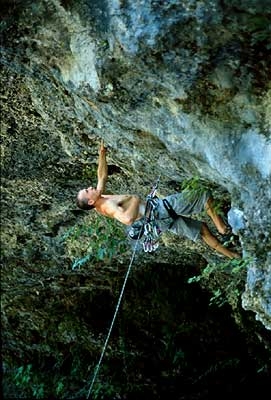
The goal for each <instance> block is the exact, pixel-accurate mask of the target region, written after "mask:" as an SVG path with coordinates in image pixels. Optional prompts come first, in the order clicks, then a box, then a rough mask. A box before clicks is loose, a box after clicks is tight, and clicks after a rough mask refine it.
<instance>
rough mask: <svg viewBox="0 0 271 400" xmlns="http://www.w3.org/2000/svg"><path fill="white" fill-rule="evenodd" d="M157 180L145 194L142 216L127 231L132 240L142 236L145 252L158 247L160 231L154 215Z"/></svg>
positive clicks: (156, 200) (156, 202)
mask: <svg viewBox="0 0 271 400" xmlns="http://www.w3.org/2000/svg"><path fill="white" fill-rule="evenodd" d="M159 180H160V177H159V178H158V179H157V181H156V184H155V185H154V186H153V188H152V190H151V192H150V193H149V194H148V196H147V199H146V207H145V213H144V217H143V218H141V220H139V221H135V222H134V223H133V224H132V226H131V228H130V230H129V233H128V236H129V238H130V239H133V240H139V239H141V238H142V236H144V239H143V241H142V246H143V250H144V251H145V252H146V253H151V252H153V251H155V250H156V249H157V248H158V246H159V236H160V235H161V233H162V231H161V229H160V228H159V226H158V225H157V223H156V221H155V217H154V210H155V209H156V207H157V204H158V197H157V196H156V192H157V188H158V183H159Z"/></svg>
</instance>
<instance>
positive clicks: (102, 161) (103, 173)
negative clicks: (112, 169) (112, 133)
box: [97, 140, 108, 193]
mask: <svg viewBox="0 0 271 400" xmlns="http://www.w3.org/2000/svg"><path fill="white" fill-rule="evenodd" d="M97 176H98V183H97V189H98V190H100V191H101V193H103V192H104V191H105V185H106V181H107V176H108V166H107V162H106V148H105V147H104V142H103V140H102V141H101V145H100V150H99V161H98V169H97Z"/></svg>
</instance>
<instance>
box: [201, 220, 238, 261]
mask: <svg viewBox="0 0 271 400" xmlns="http://www.w3.org/2000/svg"><path fill="white" fill-rule="evenodd" d="M201 237H202V239H203V240H204V242H205V243H207V244H208V246H210V247H211V248H212V249H214V250H216V251H217V252H218V253H220V254H223V255H224V256H226V257H229V258H241V256H240V255H239V254H238V253H235V252H233V251H231V250H229V249H227V248H226V247H224V246H222V244H221V243H220V242H219V241H218V240H217V238H216V237H215V236H213V235H212V234H211V232H210V231H209V229H208V227H207V225H205V224H204V223H203V224H202V227H201Z"/></svg>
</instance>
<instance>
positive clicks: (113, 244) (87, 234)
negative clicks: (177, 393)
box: [61, 215, 127, 269]
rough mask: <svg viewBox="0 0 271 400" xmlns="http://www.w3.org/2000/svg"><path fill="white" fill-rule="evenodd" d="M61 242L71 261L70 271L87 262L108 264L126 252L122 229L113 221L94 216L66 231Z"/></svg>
mask: <svg viewBox="0 0 271 400" xmlns="http://www.w3.org/2000/svg"><path fill="white" fill-rule="evenodd" d="M61 240H62V241H64V242H65V244H66V248H67V251H68V254H69V256H70V258H71V259H72V269H76V268H80V267H82V266H83V265H85V264H87V263H88V262H93V263H97V262H100V261H103V262H107V263H109V262H110V261H111V260H112V259H113V258H114V257H116V256H117V255H120V254H123V253H124V252H125V251H126V250H127V241H126V237H125V232H124V230H123V227H122V226H121V225H120V224H118V222H117V221H115V220H111V219H108V218H106V217H102V216H96V215H95V216H93V218H92V219H91V220H89V221H87V222H86V221H85V220H84V221H83V222H79V223H78V224H77V225H75V226H74V227H72V228H70V229H69V230H67V231H66V232H65V234H64V235H62V238H61Z"/></svg>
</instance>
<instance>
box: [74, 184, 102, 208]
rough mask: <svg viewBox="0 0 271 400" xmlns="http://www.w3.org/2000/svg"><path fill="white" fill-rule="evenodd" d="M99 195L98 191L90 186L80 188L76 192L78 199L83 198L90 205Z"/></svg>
mask: <svg viewBox="0 0 271 400" xmlns="http://www.w3.org/2000/svg"><path fill="white" fill-rule="evenodd" d="M99 197H100V191H99V190H97V189H95V188H93V187H92V186H90V187H88V188H87V189H82V190H80V192H79V193H78V200H83V199H85V200H87V202H88V204H89V205H90V206H92V205H93V204H94V203H95V201H96V200H97V199H98V198H99Z"/></svg>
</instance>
